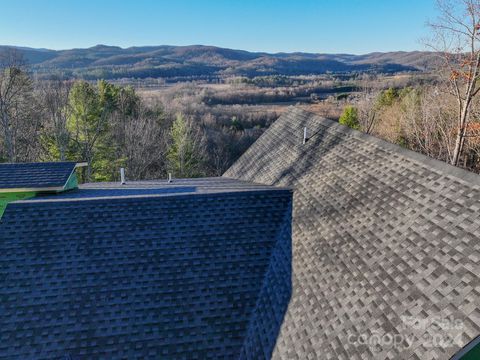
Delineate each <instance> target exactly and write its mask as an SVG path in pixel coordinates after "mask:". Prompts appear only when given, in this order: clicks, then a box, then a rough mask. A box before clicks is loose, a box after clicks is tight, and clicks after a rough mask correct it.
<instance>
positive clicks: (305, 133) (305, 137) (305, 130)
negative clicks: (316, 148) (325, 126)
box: [303, 127, 308, 145]
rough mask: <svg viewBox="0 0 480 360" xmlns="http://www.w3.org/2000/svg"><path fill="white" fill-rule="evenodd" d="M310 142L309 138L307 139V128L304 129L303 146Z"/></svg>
mask: <svg viewBox="0 0 480 360" xmlns="http://www.w3.org/2000/svg"><path fill="white" fill-rule="evenodd" d="M307 141H308V137H307V127H304V128H303V145H305V143H306V142H307Z"/></svg>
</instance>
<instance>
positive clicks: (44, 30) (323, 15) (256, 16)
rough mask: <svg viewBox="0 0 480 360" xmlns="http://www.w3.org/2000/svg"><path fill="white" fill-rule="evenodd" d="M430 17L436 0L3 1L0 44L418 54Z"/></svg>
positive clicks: (48, 46) (53, 47) (52, 47)
mask: <svg viewBox="0 0 480 360" xmlns="http://www.w3.org/2000/svg"><path fill="white" fill-rule="evenodd" d="M25 9H28V10H27V11H26V10H25ZM412 9H415V11H412ZM435 17H436V15H435V6H434V1H433V0H425V1H421V2H418V1H415V0H405V1H402V2H385V1H382V0H372V1H368V2H365V1H361V0H344V1H341V2H338V1H314V0H302V1H298V2H295V3H293V2H290V1H287V0H277V1H272V0H265V1H262V2H258V1H253V0H246V1H242V2H241V3H236V2H217V1H192V0H180V1H175V2H171V1H150V0H143V1H135V2H127V1H124V2H121V3H119V2H117V1H113V0H104V1H101V2H98V1H93V0H86V1H83V2H81V3H74V2H62V1H56V0H50V1H44V2H37V1H33V0H25V1H22V2H4V4H3V6H2V14H0V34H1V35H0V43H1V44H5V45H9V46H20V47H30V48H45V49H51V50H65V49H72V48H89V47H92V46H95V45H97V44H108V45H109V46H119V47H122V48H128V47H133V46H157V45H155V44H172V46H188V45H191V44H202V45H203V44H205V45H211V46H217V47H222V48H229V49H241V50H246V51H251V52H268V53H278V52H286V53H291V52H307V53H328V54H368V53H371V52H391V51H422V50H424V48H423V46H422V45H421V44H420V41H419V39H420V38H421V37H422V36H423V35H424V34H425V33H426V32H427V29H426V28H425V23H426V21H427V20H429V19H433V18H435ZM143 44H153V45H143Z"/></svg>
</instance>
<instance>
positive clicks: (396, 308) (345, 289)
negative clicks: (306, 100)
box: [224, 109, 480, 359]
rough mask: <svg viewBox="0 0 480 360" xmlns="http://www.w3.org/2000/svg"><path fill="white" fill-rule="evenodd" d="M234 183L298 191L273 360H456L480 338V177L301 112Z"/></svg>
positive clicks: (276, 130)
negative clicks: (288, 283) (286, 296)
mask: <svg viewBox="0 0 480 360" xmlns="http://www.w3.org/2000/svg"><path fill="white" fill-rule="evenodd" d="M304 127H307V129H308V134H309V136H310V139H309V140H308V141H307V143H306V144H305V145H303V144H302V139H303V128H304ZM224 176H225V177H230V178H238V179H243V180H247V181H255V182H259V183H264V184H269V185H281V186H289V187H292V188H293V190H294V202H293V229H292V230H293V231H292V242H293V244H292V246H293V260H292V261H293V276H292V281H293V284H292V286H293V290H292V299H291V301H290V304H289V307H288V310H287V313H286V315H285V319H284V321H283V324H282V327H281V330H280V333H279V336H278V339H277V342H276V347H275V350H274V353H273V358H275V359H286V358H288V359H372V358H375V359H448V358H450V356H452V355H453V354H454V353H455V352H456V351H457V350H458V349H459V348H460V347H461V346H464V345H465V344H467V343H468V342H469V341H470V340H471V339H473V338H475V337H476V336H477V335H478V334H479V333H480V302H479V301H480V221H479V215H480V177H479V176H478V175H476V174H472V173H468V172H466V171H463V170H461V169H458V168H454V167H452V166H450V165H447V164H444V163H441V162H439V161H436V160H433V159H430V158H427V157H425V156H423V155H420V154H416V153H413V152H411V151H408V150H405V149H402V148H400V147H398V146H395V145H392V144H389V143H386V142H384V141H382V140H379V139H376V138H374V137H372V136H369V135H365V134H362V133H360V132H357V131H354V130H351V129H347V128H345V127H343V126H341V125H339V124H338V123H334V122H332V121H330V120H326V119H323V118H321V117H319V116H316V115H313V114H311V113H308V112H305V111H302V110H300V109H292V110H291V111H289V112H287V113H286V114H284V115H282V116H281V117H280V118H279V119H278V120H277V121H276V122H275V123H274V124H273V125H272V126H271V127H270V128H269V129H268V130H267V131H266V132H265V134H263V135H262V137H261V138H260V139H259V140H257V142H256V143H255V144H254V145H253V146H252V147H251V148H250V149H249V150H248V151H247V152H246V153H245V154H244V155H243V156H242V157H241V158H240V159H239V160H238V161H237V162H236V163H235V164H234V165H233V166H232V167H231V168H230V169H229V170H228V171H227V172H226V173H225V175H224ZM451 319H454V320H457V321H458V323H457V324H458V327H455V328H454V327H451V326H450V327H449V326H444V327H441V326H439V325H441V321H449V320H451ZM412 320H415V321H417V323H416V324H414V323H412ZM385 336H387V337H385ZM388 336H397V338H398V339H402V340H403V341H404V342H403V343H402V344H396V345H394V344H392V343H389V342H388V341H386V340H385V341H383V342H382V341H381V340H380V344H375V342H374V341H375V340H378V339H387V340H388ZM438 339H440V340H442V341H444V343H438ZM369 341H371V342H369ZM435 341H437V342H435Z"/></svg>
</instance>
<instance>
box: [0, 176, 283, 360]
mask: <svg viewBox="0 0 480 360" xmlns="http://www.w3.org/2000/svg"><path fill="white" fill-rule="evenodd" d="M290 223H291V191H290V190H288V189H274V188H272V187H268V186H264V185H255V184H249V183H246V182H243V181H235V180H229V179H223V178H221V179H217V180H215V179H198V180H197V179H193V180H182V181H180V180H178V181H176V182H175V183H174V184H167V183H166V182H162V181H158V182H139V183H128V184H127V185H124V186H120V185H118V184H114V183H112V184H87V185H83V186H82V189H79V190H74V191H71V192H68V193H62V194H56V195H50V196H42V197H39V198H36V199H32V200H31V201H17V202H13V203H10V204H9V205H8V207H7V209H6V212H5V214H4V216H3V218H2V219H1V220H0V279H1V286H0V299H1V301H0V359H60V358H62V359H63V358H71V359H100V358H104V359H124V358H129V359H134V358H147V359H160V358H165V359H186V358H189V359H208V358H212V359H213V358H228V359H231V358H239V356H240V355H241V354H248V357H250V358H251V357H255V358H262V357H264V356H266V357H269V355H270V353H271V351H272V349H273V345H274V341H275V339H276V332H277V331H278V328H279V325H280V322H281V317H282V316H283V313H284V311H285V309H286V306H287V304H288V300H289V298H290V291H291V286H290V284H291V273H290V271H288V269H289V266H290V265H289V264H290V261H291V257H290V254H291V252H290V243H291V237H290ZM278 263H282V265H281V266H278V265H277V264H278ZM277 268H280V269H282V271H280V272H277ZM284 269H287V271H285V270H284ZM263 314H273V319H269V321H268V322H267V323H265V322H263V321H262V320H263V317H262V316H263ZM260 334H261V336H260ZM265 334H270V335H269V336H268V340H267V341H265ZM260 338H261V339H262V341H261V342H260V341H259V339H260Z"/></svg>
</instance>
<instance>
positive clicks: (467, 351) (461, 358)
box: [450, 335, 480, 360]
mask: <svg viewBox="0 0 480 360" xmlns="http://www.w3.org/2000/svg"><path fill="white" fill-rule="evenodd" d="M479 359H480V335H479V336H477V337H476V338H475V339H473V340H472V341H470V342H469V343H468V344H467V345H466V346H465V347H464V348H462V349H460V351H459V352H457V353H456V354H455V355H454V356H452V357H451V358H450V360H479Z"/></svg>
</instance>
